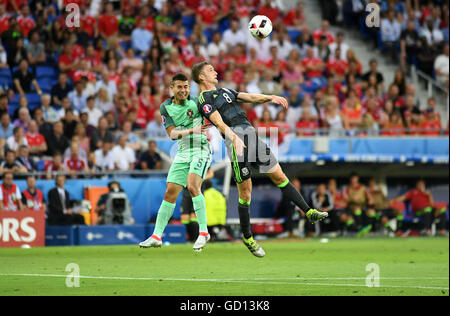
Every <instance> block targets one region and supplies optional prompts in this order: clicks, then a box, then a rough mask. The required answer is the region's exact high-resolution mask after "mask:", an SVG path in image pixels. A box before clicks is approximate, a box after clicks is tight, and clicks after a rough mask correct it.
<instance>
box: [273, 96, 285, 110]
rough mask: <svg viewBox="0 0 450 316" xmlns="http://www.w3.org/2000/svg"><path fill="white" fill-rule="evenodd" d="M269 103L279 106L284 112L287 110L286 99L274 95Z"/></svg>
mask: <svg viewBox="0 0 450 316" xmlns="http://www.w3.org/2000/svg"><path fill="white" fill-rule="evenodd" d="M271 102H272V103H275V104H279V105H281V106H282V107H283V108H284V109H285V110H287V108H288V107H289V104H288V101H287V100H286V98H283V97H279V96H276V95H273V96H272V101H271Z"/></svg>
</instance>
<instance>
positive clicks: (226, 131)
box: [209, 111, 247, 156]
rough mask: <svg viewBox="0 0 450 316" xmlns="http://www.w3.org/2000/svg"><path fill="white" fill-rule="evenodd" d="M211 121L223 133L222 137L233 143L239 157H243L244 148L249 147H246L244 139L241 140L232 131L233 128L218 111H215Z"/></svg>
mask: <svg viewBox="0 0 450 316" xmlns="http://www.w3.org/2000/svg"><path fill="white" fill-rule="evenodd" d="M209 120H210V121H211V123H213V124H214V125H215V126H216V127H217V129H218V130H219V131H220V132H221V133H222V135H225V137H226V138H228V139H230V140H232V141H233V143H234V146H235V147H236V153H237V154H238V156H242V155H243V153H244V148H246V147H247V146H245V144H244V142H243V141H242V139H240V138H239V137H238V136H237V135H236V134H235V133H234V132H233V131H232V130H231V128H230V127H229V126H228V125H226V124H225V123H224V122H223V120H222V116H221V115H220V113H219V112H218V111H215V112H214V113H212V114H211V115H210V116H209Z"/></svg>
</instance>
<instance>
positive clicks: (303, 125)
mask: <svg viewBox="0 0 450 316" xmlns="http://www.w3.org/2000/svg"><path fill="white" fill-rule="evenodd" d="M295 127H296V128H297V136H314V134H315V130H316V129H317V128H319V123H318V122H317V120H315V119H314V118H313V117H312V116H311V113H310V110H309V108H308V107H302V116H301V118H300V121H298V123H297V125H296V126H295Z"/></svg>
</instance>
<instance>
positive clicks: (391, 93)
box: [385, 84, 405, 109]
mask: <svg viewBox="0 0 450 316" xmlns="http://www.w3.org/2000/svg"><path fill="white" fill-rule="evenodd" d="M387 100H391V101H392V103H393V104H394V107H395V108H397V109H401V108H402V107H403V106H404V105H405V99H404V98H403V97H402V96H401V95H400V89H399V88H398V86H397V85H396V84H391V85H390V86H389V90H388V93H387V94H386V98H385V101H387Z"/></svg>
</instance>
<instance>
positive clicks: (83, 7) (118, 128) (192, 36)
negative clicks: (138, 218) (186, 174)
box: [0, 0, 449, 225]
mask: <svg viewBox="0 0 450 316" xmlns="http://www.w3.org/2000/svg"><path fill="white" fill-rule="evenodd" d="M367 2H377V3H379V4H380V5H381V9H382V11H381V14H382V19H381V25H380V28H373V29H369V28H367V27H365V26H364V25H363V24H362V23H360V21H363V20H364V19H365V14H366V13H365V5H366V4H367ZM71 3H75V4H77V5H78V6H79V9H80V20H79V22H80V25H79V27H77V22H78V21H77V19H76V16H74V15H73V14H72V12H71V11H70V10H69V11H66V10H65V8H66V6H67V5H69V4H71ZM321 3H322V5H323V6H322V8H323V11H324V12H323V15H324V17H325V19H324V20H323V21H322V23H321V27H320V28H318V29H310V27H309V26H308V25H307V24H306V19H305V15H306V14H307V13H306V12H305V8H304V4H303V3H302V2H299V3H298V5H296V6H295V7H294V8H293V9H291V10H287V11H284V12H283V11H282V10H280V9H279V8H278V7H276V6H275V5H273V4H272V1H270V0H221V1H218V0H184V1H177V0H169V1H162V0H147V1H145V0H120V1H119V0H118V1H100V0H59V1H52V0H43V1H35V0H29V1H26V0H0V36H1V45H0V90H1V94H0V116H1V119H0V125H1V126H0V159H1V164H0V172H2V173H4V174H5V172H6V171H12V172H13V173H21V172H33V171H45V172H46V173H47V174H46V175H44V176H43V177H46V178H53V177H54V173H55V172H60V171H66V172H68V173H69V175H70V173H73V174H72V175H71V176H72V177H79V175H75V174H74V172H79V171H84V172H86V173H92V174H95V173H96V172H97V171H105V170H118V171H129V170H133V169H141V170H154V169H161V167H162V164H161V161H162V160H161V157H160V155H159V154H158V153H157V148H156V143H155V142H154V141H152V139H157V138H165V137H167V135H166V132H165V129H164V127H163V125H162V124H161V117H160V113H159V105H160V104H161V103H162V102H163V101H164V100H165V99H166V98H169V97H170V90H169V84H170V79H171V77H172V76H173V75H174V74H175V73H178V72H184V73H186V74H190V68H191V66H192V65H193V64H195V63H197V62H201V61H204V60H209V61H210V62H211V63H212V64H213V65H214V66H215V69H216V70H217V71H218V73H219V77H220V85H221V86H223V87H227V88H233V89H236V90H239V91H247V92H250V93H264V94H276V95H283V96H285V97H286V98H288V100H289V104H290V109H289V110H288V111H284V110H282V109H280V108H278V107H276V106H274V105H272V104H261V105H257V106H256V107H253V108H252V107H251V106H250V105H249V104H243V105H242V107H243V109H244V111H245V112H246V113H247V115H248V118H249V120H250V121H251V122H252V124H253V125H254V126H255V127H273V128H277V129H278V131H279V143H282V142H283V141H284V140H285V137H286V136H287V135H290V136H314V135H319V134H320V135H347V136H359V137H364V136H367V135H382V136H402V135H424V136H430V137H433V136H439V135H448V122H445V121H443V118H441V116H440V114H439V112H438V111H437V107H438V106H439V104H437V102H436V100H435V99H434V98H429V99H428V100H427V102H426V104H422V103H421V102H420V98H419V97H418V95H417V94H416V90H417V87H416V86H415V85H414V84H413V83H412V82H410V80H409V79H408V71H409V69H410V68H409V66H408V65H410V64H413V65H416V67H418V68H419V69H422V70H423V71H424V72H426V73H428V74H430V75H431V76H433V77H434V78H436V79H437V80H438V82H440V83H441V84H442V85H443V86H446V87H447V88H448V84H449V80H448V79H449V77H448V68H449V47H448V18H449V15H448V13H449V9H448V1H419V0H406V1H399V0H397V1H396V0H390V1H361V0H353V1H349V0H345V1H342V0H341V1H338V0H336V1H321ZM256 14H262V15H266V16H268V17H269V18H270V19H271V20H272V22H273V24H274V32H273V34H272V36H271V38H270V39H267V40H263V41H258V40H256V39H254V38H252V37H251V35H250V33H249V32H248V30H247V27H248V22H249V20H250V18H251V17H252V16H254V15H256ZM330 22H331V23H333V24H334V23H336V24H338V23H342V24H344V25H346V27H350V28H358V29H359V30H360V31H361V33H362V34H363V36H366V37H367V38H371V39H373V42H374V43H375V45H376V47H377V48H379V49H380V50H381V51H383V52H385V53H386V54H390V56H391V57H392V58H393V59H394V60H395V61H396V62H398V65H400V66H399V67H398V70H397V71H396V73H395V79H394V81H393V82H386V81H385V80H384V76H383V73H381V72H380V71H379V70H378V68H377V66H378V61H377V59H372V60H361V59H360V58H359V56H357V55H356V54H355V51H354V50H353V49H352V47H350V46H349V45H348V43H347V42H346V36H348V35H346V34H347V33H346V32H340V33H337V34H334V33H333V32H331V31H330ZM370 44H371V43H370V41H369V45H370ZM191 92H192V94H193V95H197V94H198V87H197V86H196V84H195V83H193V82H192V87H191ZM445 125H446V126H445ZM334 204H335V205H337V204H338V199H335V201H334ZM368 205H369V206H370V205H371V204H368ZM354 211H355V210H353V211H352V214H354ZM394 214H395V212H394ZM341 215H342V216H339V218H341V222H342V223H346V225H350V224H348V223H350V222H351V221H352V220H353V221H355V220H357V218H354V217H352V216H349V215H348V214H347V215H346V214H341ZM384 224H385V223H384Z"/></svg>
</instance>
